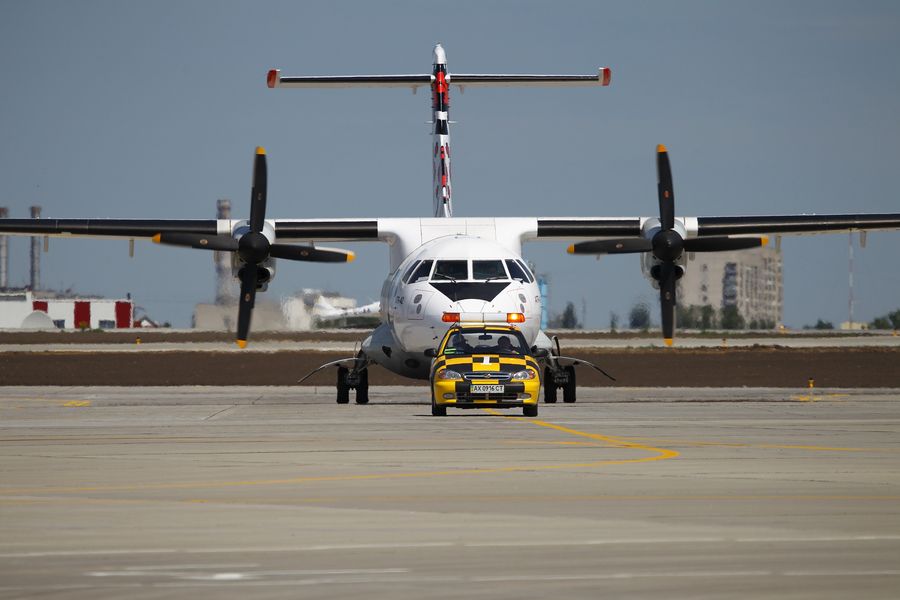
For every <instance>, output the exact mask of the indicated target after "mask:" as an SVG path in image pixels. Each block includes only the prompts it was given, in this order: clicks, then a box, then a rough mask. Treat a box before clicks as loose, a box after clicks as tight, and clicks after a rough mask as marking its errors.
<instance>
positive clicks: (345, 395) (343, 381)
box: [337, 367, 350, 404]
mask: <svg viewBox="0 0 900 600" xmlns="http://www.w3.org/2000/svg"><path fill="white" fill-rule="evenodd" d="M347 373H348V370H347V367H338V370H337V403H338V404H347V403H349V402H350V386H348V385H347Z"/></svg>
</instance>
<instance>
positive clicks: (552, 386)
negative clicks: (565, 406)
mask: <svg viewBox="0 0 900 600" xmlns="http://www.w3.org/2000/svg"><path fill="white" fill-rule="evenodd" d="M544 402H546V403H547V404H556V382H554V381H553V371H551V370H550V369H549V368H547V369H544Z"/></svg>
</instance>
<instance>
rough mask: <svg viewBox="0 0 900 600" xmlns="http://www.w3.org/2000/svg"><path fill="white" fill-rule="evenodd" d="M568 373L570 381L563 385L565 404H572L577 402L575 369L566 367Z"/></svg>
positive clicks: (570, 366)
mask: <svg viewBox="0 0 900 600" xmlns="http://www.w3.org/2000/svg"><path fill="white" fill-rule="evenodd" d="M566 373H567V374H568V375H569V380H568V381H567V382H566V383H565V385H563V402H568V403H570V404H571V403H572V402H575V367H574V366H572V365H569V366H568V367H566Z"/></svg>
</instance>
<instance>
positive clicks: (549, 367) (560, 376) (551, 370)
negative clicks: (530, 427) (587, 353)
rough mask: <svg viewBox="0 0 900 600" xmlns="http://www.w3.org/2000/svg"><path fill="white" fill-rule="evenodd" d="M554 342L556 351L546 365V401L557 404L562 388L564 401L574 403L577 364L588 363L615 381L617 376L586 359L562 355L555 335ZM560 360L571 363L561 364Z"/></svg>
mask: <svg viewBox="0 0 900 600" xmlns="http://www.w3.org/2000/svg"><path fill="white" fill-rule="evenodd" d="M553 344H554V345H555V346H556V352H555V353H554V352H553V351H552V350H551V352H550V356H548V357H547V362H546V366H545V367H544V402H546V403H547V404H555V403H556V399H557V397H558V391H559V390H560V389H561V390H562V397H563V402H567V403H572V402H575V399H576V391H575V390H576V388H575V366H576V365H587V366H589V367H591V368H593V369H595V370H597V371H599V372H600V373H602V374H603V375H605V376H606V377H608V378H609V379H610V380H612V381H615V380H616V378H615V377H613V376H612V375H610V374H609V373H607V372H606V371H604V370H603V369H601V368H600V367H598V366H597V365H595V364H592V363H589V362H588V361H586V360H581V359H576V358H569V357H566V356H561V355H560V351H559V338H558V337H556V336H553ZM560 361H563V362H568V363H570V364H567V365H561V364H560Z"/></svg>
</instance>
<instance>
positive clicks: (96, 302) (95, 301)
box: [0, 290, 134, 329]
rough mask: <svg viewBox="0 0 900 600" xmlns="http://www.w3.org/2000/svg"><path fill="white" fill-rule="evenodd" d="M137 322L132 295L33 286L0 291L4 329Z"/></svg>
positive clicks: (1, 326)
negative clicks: (65, 293) (66, 292)
mask: <svg viewBox="0 0 900 600" xmlns="http://www.w3.org/2000/svg"><path fill="white" fill-rule="evenodd" d="M35 313H37V314H35ZM133 326H134V302H133V301H132V300H131V299H130V298H122V299H108V298H85V297H82V296H78V297H62V296H59V295H58V294H55V293H53V292H33V291H31V290H18V291H4V292H0V329H52V328H56V329H124V328H130V327H133Z"/></svg>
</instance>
